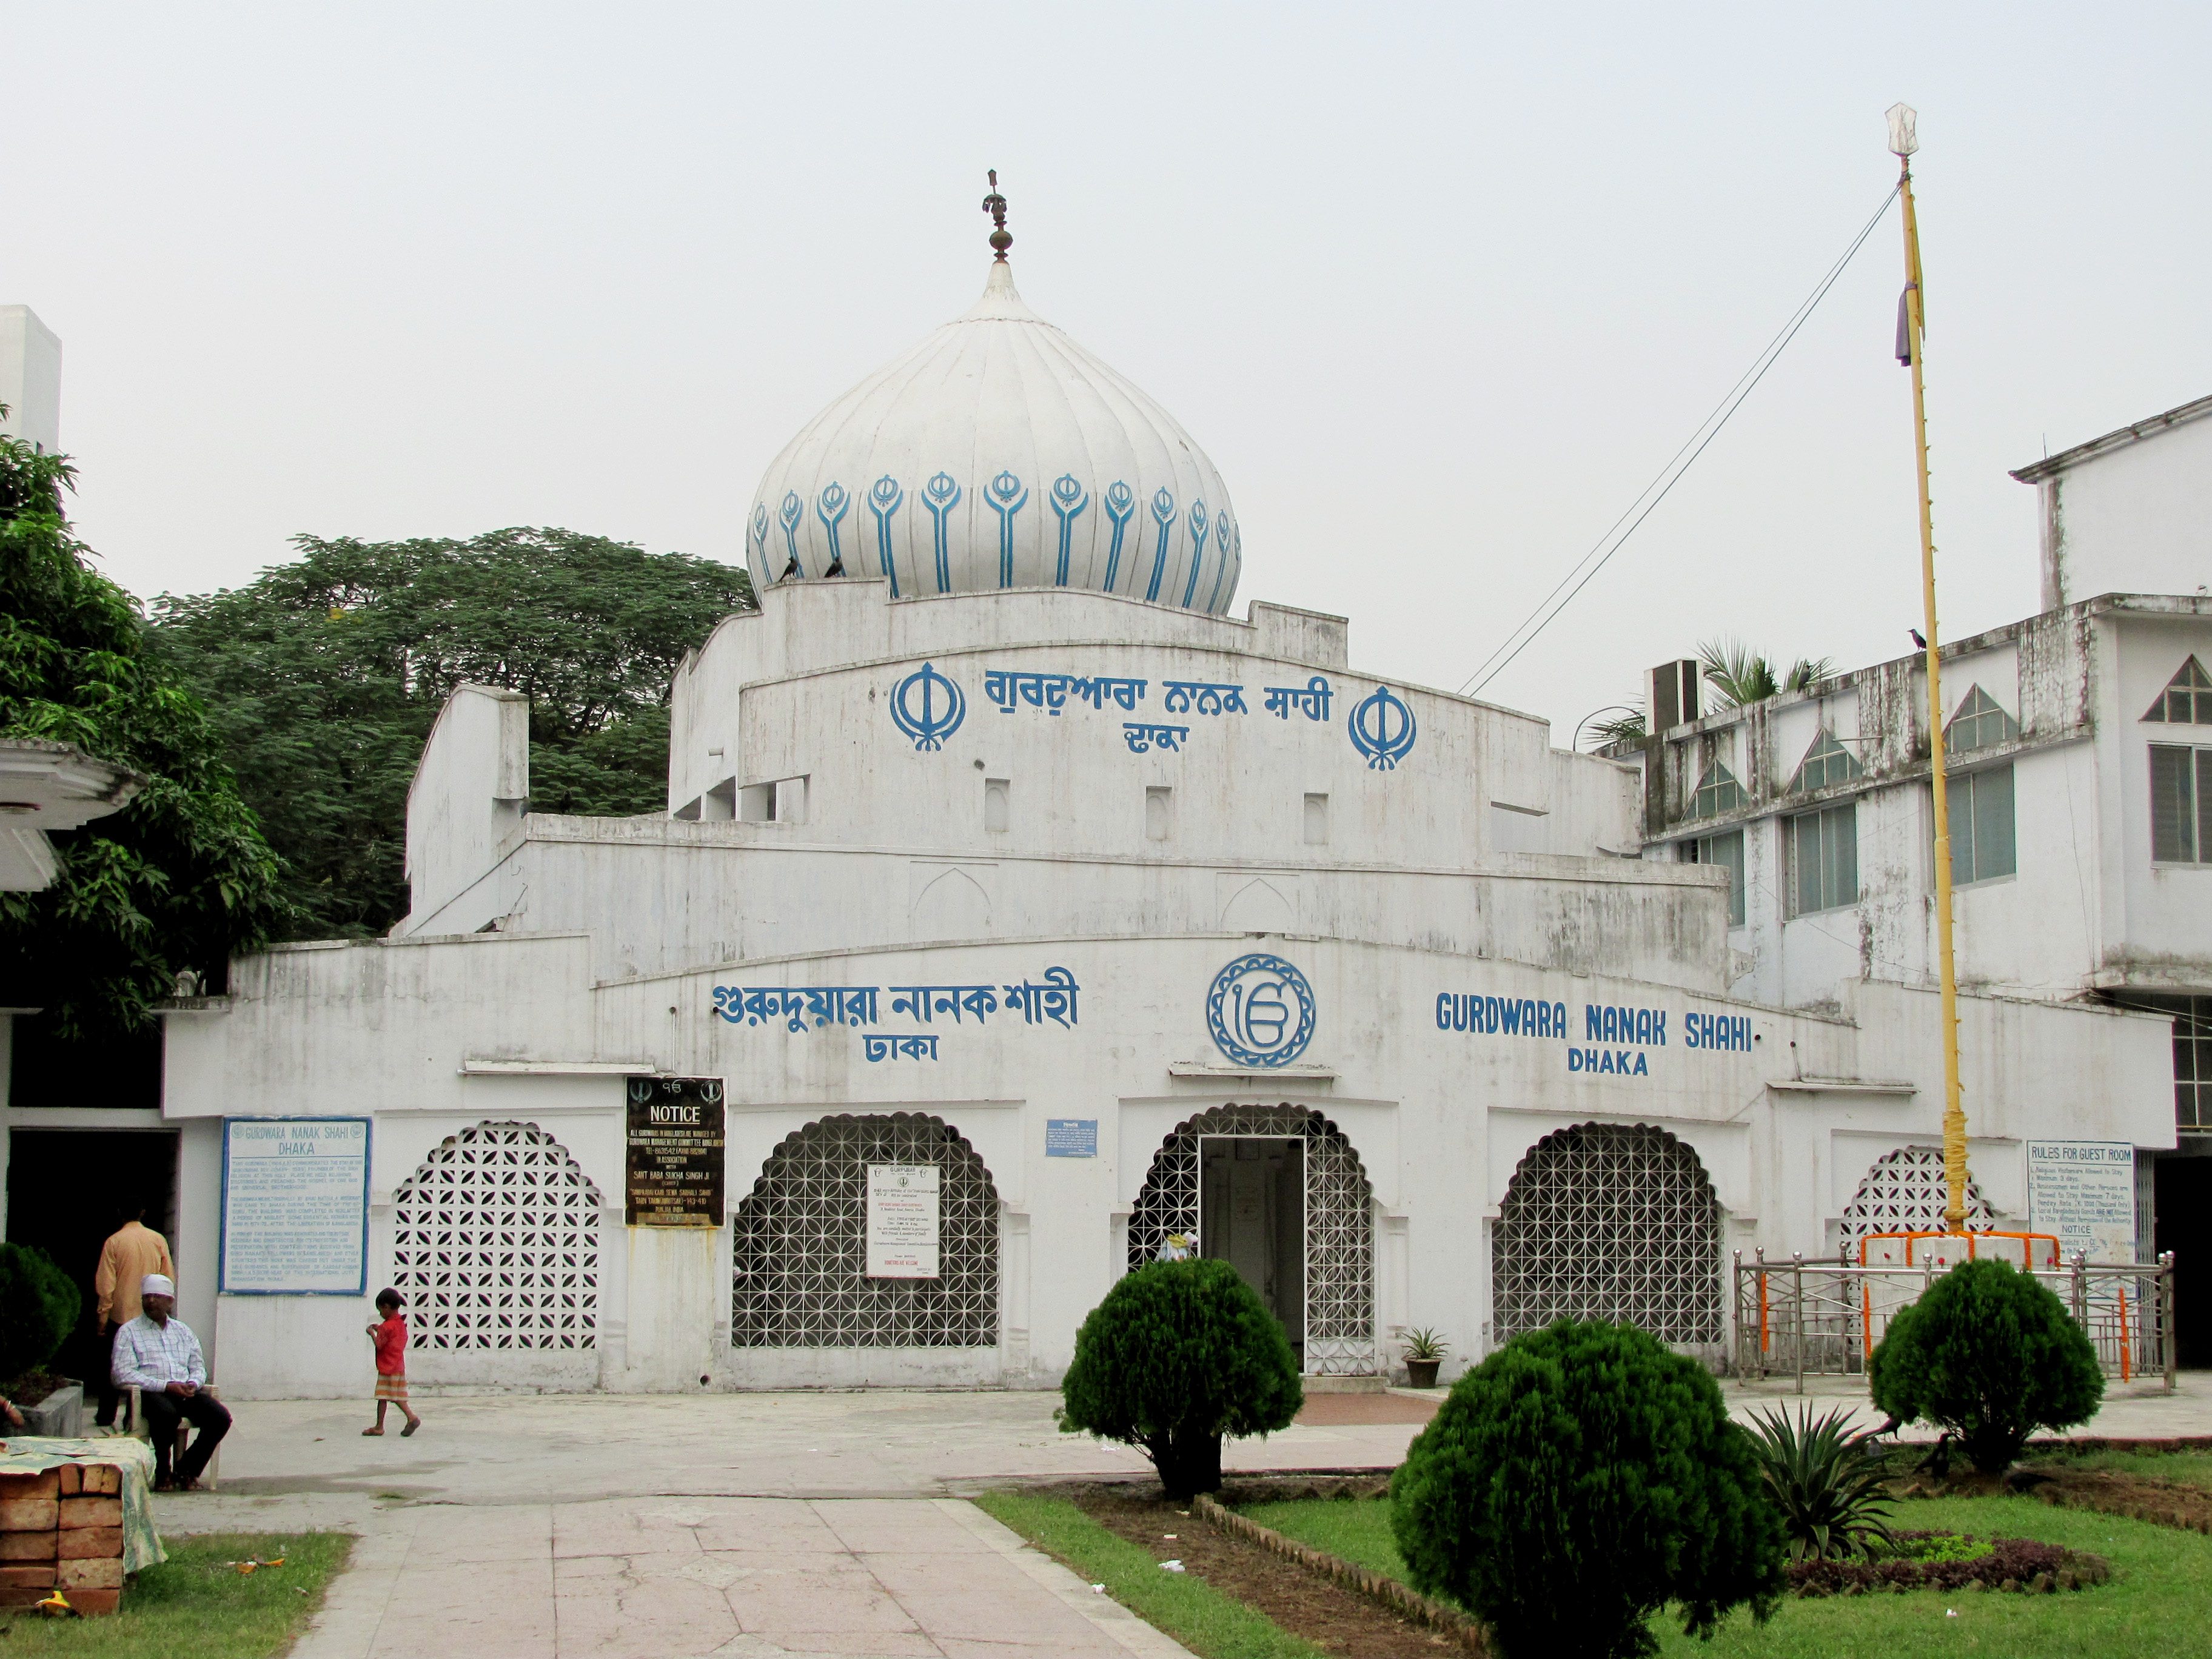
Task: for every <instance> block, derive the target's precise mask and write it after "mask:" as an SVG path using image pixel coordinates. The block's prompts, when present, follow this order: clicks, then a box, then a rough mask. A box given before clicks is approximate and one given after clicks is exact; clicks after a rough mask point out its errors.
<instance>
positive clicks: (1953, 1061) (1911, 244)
mask: <svg viewBox="0 0 2212 1659" xmlns="http://www.w3.org/2000/svg"><path fill="white" fill-rule="evenodd" d="M1914 125H1915V112H1914V111H1913V110H1912V108H1911V106H1909V105H1905V104H1899V105H1898V106H1896V107H1894V108H1893V109H1892V110H1891V111H1890V112H1889V137H1890V142H1889V147H1890V149H1891V151H1892V153H1893V154H1894V155H1896V157H1897V161H1898V175H1897V188H1898V193H1899V195H1900V196H1901V197H1903V198H1904V201H1905V349H1906V350H1907V352H1908V353H1910V361H1911V369H1912V437H1913V447H1914V449H1915V450H1916V452H1917V455H1918V458H1919V463H1920V593H1921V605H1922V609H1923V611H1924V612H1925V613H1926V617H1927V624H1926V629H1925V631H1926V635H1927V639H1928V757H1929V767H1930V769H1931V771H1932V774H1933V778H1934V785H1935V794H1936V970H1937V973H1938V975H1939V983H1940V984H1941V986H1942V1006H1943V1016H1942V1017H1943V1186H1944V1201H1943V1221H1944V1225H1945V1229H1946V1231H1950V1232H1954V1233H1955V1232H1963V1231H1965V1230H1966V1109H1965V1108H1964V1107H1963V1106H1961V1105H1960V1103H1959V977H1958V970H1957V968H1956V965H1955V963H1954V958H1953V956H1952V950H1951V803H1950V799H1949V792H1948V788H1947V787H1946V783H1947V780H1946V779H1945V777H1944V762H1943V679H1942V663H1941V662H1940V661H1939V659H1938V658H1937V651H1938V649H1939V643H1938V639H1937V635H1936V518H1935V507H1934V504H1933V501H1932V500H1931V498H1930V496H1929V489H1928V398H1927V385H1926V382H1925V381H1924V380H1923V378H1922V374H1921V367H1922V365H1921V356H1922V341H1923V338H1924V337H1925V332H1926V328H1927V317H1928V313H1927V302H1926V298H1925V295H1924V292H1923V289H1922V287H1921V283H1920V221H1919V218H1918V216H1917V214H1916V213H1915V211H1914V210H1913V203H1912V154H1913V152H1914V151H1915V150H1917V149H1919V147H1920V145H1919V141H1918V139H1917V137H1916V136H1915V133H1914V131H1913V129H1914Z"/></svg>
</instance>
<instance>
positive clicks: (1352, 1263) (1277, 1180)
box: [1129, 1105, 1376, 1376]
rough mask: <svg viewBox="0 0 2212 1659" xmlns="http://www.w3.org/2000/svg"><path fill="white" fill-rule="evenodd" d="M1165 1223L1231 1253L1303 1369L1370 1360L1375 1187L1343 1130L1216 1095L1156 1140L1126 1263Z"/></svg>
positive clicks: (1142, 1259)
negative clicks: (1220, 1102)
mask: <svg viewBox="0 0 2212 1659" xmlns="http://www.w3.org/2000/svg"><path fill="white" fill-rule="evenodd" d="M1171 1233H1177V1234H1182V1235H1184V1236H1186V1237H1192V1238H1195V1239H1196V1240H1197V1241H1198V1248H1199V1250H1200V1254H1202V1255H1211V1256H1218V1257H1219V1258H1221V1259H1222V1260H1225V1261H1235V1262H1236V1264H1237V1270H1238V1271H1239V1272H1240V1273H1243V1275H1244V1277H1245V1279H1246V1280H1247V1282H1249V1283H1251V1284H1252V1285H1253V1287H1254V1288H1255V1290H1257V1291H1260V1293H1261V1299H1262V1300H1265V1301H1267V1302H1268V1303H1269V1305H1270V1306H1271V1307H1272V1308H1273V1310H1274V1312H1275V1316H1276V1317H1277V1318H1279V1319H1280V1320H1282V1322H1283V1323H1284V1327H1285V1329H1286V1330H1288V1331H1289V1333H1290V1335H1291V1345H1292V1346H1293V1347H1294V1348H1295V1349H1296V1350H1297V1352H1298V1356H1299V1369H1300V1370H1303V1371H1304V1372H1305V1374H1306V1375H1308V1376H1369V1375H1371V1374H1372V1373H1373V1372H1374V1371H1375V1370H1376V1359H1375V1221H1374V1193H1373V1189H1372V1188H1370V1185H1369V1183H1368V1180H1367V1171H1366V1170H1364V1168H1362V1167H1361V1165H1360V1162H1359V1155H1358V1153H1357V1152H1354V1151H1353V1150H1352V1143H1351V1142H1350V1141H1349V1140H1347V1139H1346V1138H1345V1135H1344V1132H1343V1131H1342V1130H1340V1129H1339V1128H1338V1127H1336V1125H1335V1124H1334V1123H1332V1122H1330V1121H1328V1119H1327V1118H1325V1117H1323V1116H1322V1115H1321V1114H1320V1113H1319V1112H1314V1111H1308V1110H1306V1109H1304V1108H1301V1107H1297V1106H1290V1105H1282V1106H1237V1105H1230V1106H1218V1107H1216V1108H1214V1109H1212V1110H1211V1111H1206V1112H1201V1113H1200V1114H1199V1115H1197V1116H1196V1117H1194V1118H1190V1119H1188V1120H1187V1121H1184V1122H1182V1123H1181V1124H1178V1125H1177V1126H1176V1129H1175V1132H1174V1133H1171V1134H1170V1135H1169V1136H1168V1138H1167V1139H1165V1140H1164V1141H1163V1142H1162V1143H1161V1144H1160V1150H1159V1151H1158V1153H1157V1154H1155V1155H1154V1157H1153V1158H1152V1170H1151V1171H1150V1173H1149V1174H1148V1175H1147V1176H1146V1178H1145V1185H1144V1188H1143V1190H1142V1191H1140V1192H1139V1194H1137V1205H1136V1209H1135V1211H1134V1212H1133V1214H1132V1215H1131V1216H1130V1218H1129V1266H1130V1267H1131V1268H1132V1269H1134V1268H1137V1267H1142V1266H1143V1265H1144V1264H1145V1263H1146V1262H1147V1261H1152V1260H1153V1259H1154V1258H1155V1257H1157V1256H1158V1255H1159V1253H1160V1249H1161V1247H1162V1246H1163V1245H1164V1243H1166V1241H1167V1238H1168V1236H1169V1235H1170V1234H1171Z"/></svg>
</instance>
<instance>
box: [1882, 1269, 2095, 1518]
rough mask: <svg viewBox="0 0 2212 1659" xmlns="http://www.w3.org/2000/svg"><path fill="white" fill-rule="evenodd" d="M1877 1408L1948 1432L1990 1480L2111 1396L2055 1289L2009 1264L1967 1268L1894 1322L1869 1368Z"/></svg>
mask: <svg viewBox="0 0 2212 1659" xmlns="http://www.w3.org/2000/svg"><path fill="white" fill-rule="evenodd" d="M1867 1384H1868V1390H1869V1393H1870V1394H1871V1395H1873V1397H1874V1403H1875V1405H1877V1406H1879V1407H1881V1409H1882V1410H1883V1411H1885V1412H1887V1413H1889V1414H1890V1415H1891V1416H1892V1417H1894V1418H1896V1419H1899V1421H1900V1422H1905V1423H1910V1422H1912V1421H1914V1420H1915V1419H1918V1420H1920V1421H1923V1422H1927V1423H1932V1424H1934V1425H1936V1427H1938V1428H1940V1429H1943V1430H1946V1431H1948V1432H1949V1433H1950V1434H1951V1436H1952V1437H1954V1438H1955V1439H1956V1440H1957V1441H1958V1442H1959V1443H1960V1446H1961V1447H1962V1448H1963V1449H1965V1451H1966V1455H1967V1456H1968V1457H1969V1458H1970V1459H1972V1462H1973V1465H1974V1467H1975V1468H1978V1469H1979V1470H1980V1471H1982V1473H1983V1474H2002V1472H2003V1471H2004V1470H2005V1469H2006V1468H2008V1467H2009V1466H2010V1464H2011V1463H2012V1461H2013V1459H2015V1457H2018V1456H2019V1455H2020V1451H2021V1447H2023V1446H2025V1445H2026V1444H2027V1437H2028V1436H2030V1435H2031V1434H2033V1433H2034V1432H2035V1431H2037V1430H2038V1429H2067V1428H2071V1427H2073V1426H2074V1425H2075V1424H2077V1423H2086V1422H2087V1421H2088V1420H2089V1419H2091V1418H2092V1417H2093V1416H2095V1415H2096V1413H2097V1407H2098V1405H2099V1403H2100V1401H2103V1399H2104V1397H2105V1378H2104V1374H2103V1373H2102V1372H2101V1371H2100V1370H2098V1368H2097V1351H2096V1349H2095V1348H2094V1347H2093V1346H2092V1345H2091V1343H2090V1341H2089V1339H2088V1337H2087V1335H2086V1334H2084V1333H2083V1332H2082V1329H2081V1327H2080V1326H2079V1325H2077V1324H2075V1322H2074V1318H2073V1316H2072V1315H2071V1314H2069V1313H2068V1312H2067V1311H2066V1304H2064V1303H2063V1302H2061V1301H2060V1300H2059V1299H2058V1297H2057V1296H2056V1295H2055V1294H2054V1293H2053V1292H2052V1291H2051V1289H2050V1288H2049V1287H2048V1286H2047V1285H2044V1284H2043V1283H2042V1282H2041V1281H2040V1280H2039V1279H2037V1278H2036V1277H2035V1275H2034V1274H2033V1273H2022V1272H2021V1271H2020V1270H2019V1269H2017V1268H2015V1267H2014V1266H2013V1265H2012V1264H2011V1263H2010V1262H2008V1261H1962V1262H1960V1264H1959V1265H1958V1266H1957V1267H1954V1268H1952V1269H1951V1270H1950V1271H1949V1272H1948V1273H1945V1274H1944V1275H1943V1276H1942V1278H1940V1279H1937V1280H1936V1282H1935V1283H1934V1284H1933V1285H1929V1287H1928V1291H1927V1292H1926V1294H1924V1295H1923V1296H1922V1297H1921V1298H1920V1299H1919V1300H1918V1301H1917V1302H1916V1303H1914V1304H1912V1305H1911V1307H1909V1308H1907V1309H1905V1310H1904V1311H1903V1312H1902V1313H1900V1314H1899V1315H1897V1316H1895V1317H1894V1318H1893V1319H1892V1320H1891V1321H1890V1322H1889V1330H1888V1333H1887V1334H1886V1335H1885V1336H1884V1337H1883V1338H1882V1340H1881V1344H1880V1345H1879V1346H1877V1347H1876V1348H1875V1351H1874V1353H1873V1355H1872V1356H1871V1358H1869V1361H1868V1364H1867Z"/></svg>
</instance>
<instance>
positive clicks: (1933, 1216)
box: [1841, 1146, 1996, 1261]
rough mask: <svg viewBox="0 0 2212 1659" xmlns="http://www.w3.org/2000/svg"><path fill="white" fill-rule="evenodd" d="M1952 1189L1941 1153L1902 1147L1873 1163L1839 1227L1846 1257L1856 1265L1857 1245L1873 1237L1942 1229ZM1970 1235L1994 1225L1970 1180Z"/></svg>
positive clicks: (1933, 1148)
mask: <svg viewBox="0 0 2212 1659" xmlns="http://www.w3.org/2000/svg"><path fill="white" fill-rule="evenodd" d="M1948 1202H1950V1188H1949V1187H1948V1185H1947V1184H1946V1183H1945V1182H1944V1179H1943V1149H1942V1147H1940V1146H1900V1147H1899V1148H1898V1149H1897V1150H1896V1151H1895V1152H1887V1153H1885V1154H1884V1155H1883V1156H1881V1158H1876V1159H1875V1162H1874V1164H1873V1165H1872V1166H1871V1167H1870V1168H1869V1170H1867V1172H1866V1178H1865V1179H1864V1180H1863V1181H1862V1182H1859V1189H1858V1191H1857V1192H1856V1193H1854V1194H1852V1195H1851V1201H1850V1203H1849V1204H1847V1205H1845V1206H1844V1221H1843V1227H1842V1229H1841V1231H1842V1234H1843V1243H1844V1249H1845V1251H1846V1253H1847V1254H1848V1255H1850V1258H1851V1259H1852V1260H1854V1261H1856V1260H1857V1255H1858V1252H1857V1249H1856V1248H1854V1247H1856V1246H1857V1243H1858V1241H1859V1240H1860V1239H1862V1238H1864V1237H1866V1236H1867V1235H1868V1234H1869V1233H1933V1232H1941V1231H1943V1225H1944V1222H1943V1206H1945V1205H1946V1204H1948ZM1994 1226H1996V1216H1995V1215H1994V1214H1992V1213H1991V1212H1990V1206H1989V1200H1986V1199H1984V1197H1983V1196H1982V1189H1981V1188H1979V1187H1977V1186H1976V1185H1975V1184H1974V1178H1973V1177H1972V1176H1967V1177H1966V1231H1968V1232H1970V1233H1979V1232H1987V1231H1989V1230H1990V1228H1992V1227H1994Z"/></svg>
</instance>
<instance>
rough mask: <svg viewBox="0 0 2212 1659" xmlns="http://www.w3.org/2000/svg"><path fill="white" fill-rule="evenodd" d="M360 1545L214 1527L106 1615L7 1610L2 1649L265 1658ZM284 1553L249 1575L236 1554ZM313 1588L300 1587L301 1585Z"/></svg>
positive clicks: (0, 1630) (0, 1616) (178, 1545)
mask: <svg viewBox="0 0 2212 1659" xmlns="http://www.w3.org/2000/svg"><path fill="white" fill-rule="evenodd" d="M352 1548H353V1539H352V1536H351V1535H350V1534H346V1533H338V1532H306V1533H301V1532H293V1533H282V1532H230V1533H207V1534H203V1535H201V1536H199V1537H197V1538H182V1539H178V1540H175V1541H172V1542H170V1544H169V1559H167V1561H164V1562H163V1563H162V1564H161V1565H160V1566H158V1567H149V1568H147V1569H146V1571H143V1572H142V1573H140V1574H138V1575H137V1577H135V1578H133V1579H131V1581H130V1586H131V1587H130V1588H129V1589H126V1590H125V1591H124V1592H123V1607H122V1609H121V1610H120V1611H119V1612H118V1613H115V1614H113V1615H112V1617H109V1618H106V1619H49V1618H47V1617H46V1615H45V1614H44V1613H36V1612H33V1611H31V1610H29V1609H27V1608H22V1609H16V1608H9V1609H7V1610H5V1611H0V1638H4V1641H0V1651H4V1652H5V1653H6V1654H7V1655H8V1656H9V1659H15V1656H16V1655H20V1654H33V1653H56V1654H72V1655H81V1656H84V1659H266V1656H268V1655H270V1654H276V1653H281V1652H283V1650H285V1649H287V1648H289V1647H290V1646H291V1644H292V1639H293V1638H294V1637H295V1636H297V1635H298V1634H299V1633H300V1632H301V1630H303V1629H304V1628H305V1627H306V1626H307V1619H308V1616H309V1615H310V1614H311V1613H313V1612H314V1611H315V1609H316V1608H318V1607H321V1606H322V1604H323V1587H324V1586H325V1584H326V1583H329V1582H330V1578H331V1574H332V1573H334V1572H336V1571H337V1570H338V1569H339V1568H340V1567H342V1566H343V1565H345V1559H346V1555H347V1553H348V1552H349V1551H350V1550H351V1549H352ZM277 1556H282V1557H283V1558H284V1565H283V1566H281V1567H264V1568H262V1569H260V1570H259V1571H255V1572H253V1573H251V1574H247V1575H245V1576H243V1577H241V1576H240V1573H239V1571H238V1569H237V1568H235V1567H232V1566H227V1565H224V1563H226V1562H230V1561H247V1560H259V1561H267V1560H270V1559H274V1558H275V1557H277ZM303 1590H304V1591H305V1592H306V1594H305V1595H302V1594H301V1591H303Z"/></svg>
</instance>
